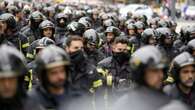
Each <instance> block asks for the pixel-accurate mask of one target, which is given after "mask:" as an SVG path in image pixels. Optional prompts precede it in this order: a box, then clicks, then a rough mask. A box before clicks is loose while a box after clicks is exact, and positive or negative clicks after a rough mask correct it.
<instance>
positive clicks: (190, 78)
mask: <svg viewBox="0 0 195 110" xmlns="http://www.w3.org/2000/svg"><path fill="white" fill-rule="evenodd" d="M179 78H180V81H181V83H182V84H183V85H184V86H186V87H189V88H191V87H192V86H193V84H194V81H195V67H194V66H192V65H189V66H185V67H183V68H182V69H181V70H180V76H179Z"/></svg>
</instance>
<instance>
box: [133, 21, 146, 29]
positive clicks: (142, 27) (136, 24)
mask: <svg viewBox="0 0 195 110" xmlns="http://www.w3.org/2000/svg"><path fill="white" fill-rule="evenodd" d="M135 26H136V28H137V29H145V24H144V23H143V22H141V21H137V22H136V23H135Z"/></svg>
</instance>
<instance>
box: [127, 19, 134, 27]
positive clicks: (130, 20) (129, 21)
mask: <svg viewBox="0 0 195 110" xmlns="http://www.w3.org/2000/svg"><path fill="white" fill-rule="evenodd" d="M134 23H135V21H134V20H133V19H128V20H127V21H126V22H125V26H127V25H129V24H134Z"/></svg>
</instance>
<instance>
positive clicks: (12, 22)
mask: <svg viewBox="0 0 195 110" xmlns="http://www.w3.org/2000/svg"><path fill="white" fill-rule="evenodd" d="M0 21H4V22H6V24H7V27H8V28H11V29H15V28H16V27H17V23H16V19H15V17H14V15H12V14H10V13H4V14H2V15H0Z"/></svg>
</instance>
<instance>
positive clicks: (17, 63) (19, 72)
mask: <svg viewBox="0 0 195 110" xmlns="http://www.w3.org/2000/svg"><path fill="white" fill-rule="evenodd" d="M0 52H1V57H0V77H13V76H17V77H18V76H24V75H25V74H26V73H27V72H28V71H27V68H26V66H25V65H26V60H25V57H24V56H23V54H21V53H20V52H19V51H18V50H17V49H15V48H13V47H10V46H7V45H2V46H0Z"/></svg>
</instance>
